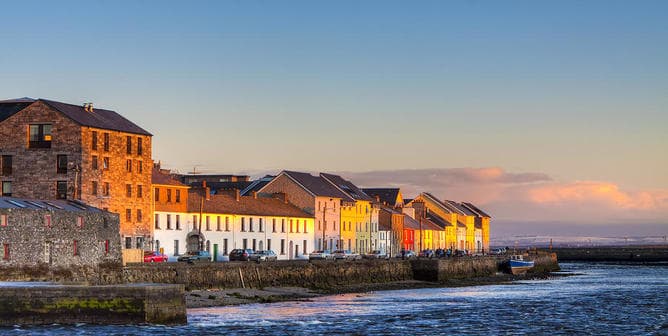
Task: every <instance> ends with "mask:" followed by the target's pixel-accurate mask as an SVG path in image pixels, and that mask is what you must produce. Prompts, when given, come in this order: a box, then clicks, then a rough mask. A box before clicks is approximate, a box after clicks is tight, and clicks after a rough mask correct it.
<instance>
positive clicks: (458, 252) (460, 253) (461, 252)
mask: <svg viewBox="0 0 668 336" xmlns="http://www.w3.org/2000/svg"><path fill="white" fill-rule="evenodd" d="M466 255H467V253H466V251H465V250H455V253H454V256H455V257H466Z"/></svg>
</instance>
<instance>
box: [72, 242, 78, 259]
mask: <svg viewBox="0 0 668 336" xmlns="http://www.w3.org/2000/svg"><path fill="white" fill-rule="evenodd" d="M78 245H79V241H77V240H74V241H73V244H72V247H73V250H74V255H75V256H78V255H79V246H78Z"/></svg>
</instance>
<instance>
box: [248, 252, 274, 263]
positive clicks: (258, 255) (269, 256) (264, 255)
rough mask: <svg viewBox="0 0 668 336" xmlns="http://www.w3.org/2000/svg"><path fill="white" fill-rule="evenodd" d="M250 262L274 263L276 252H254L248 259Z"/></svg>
mask: <svg viewBox="0 0 668 336" xmlns="http://www.w3.org/2000/svg"><path fill="white" fill-rule="evenodd" d="M248 259H249V260H250V261H257V262H260V261H272V260H273V261H276V260H278V256H277V255H276V252H274V251H272V250H264V251H255V252H253V253H252V254H251V255H250V257H249V258H248Z"/></svg>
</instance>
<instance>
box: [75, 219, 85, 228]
mask: <svg viewBox="0 0 668 336" xmlns="http://www.w3.org/2000/svg"><path fill="white" fill-rule="evenodd" d="M83 226H84V220H83V217H82V216H79V217H77V227H78V228H80V229H81V228H83Z"/></svg>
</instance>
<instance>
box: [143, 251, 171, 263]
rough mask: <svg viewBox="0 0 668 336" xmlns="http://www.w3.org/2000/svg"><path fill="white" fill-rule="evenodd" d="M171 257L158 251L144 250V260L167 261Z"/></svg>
mask: <svg viewBox="0 0 668 336" xmlns="http://www.w3.org/2000/svg"><path fill="white" fill-rule="evenodd" d="M167 259H169V257H167V255H166V254H162V253H160V252H156V251H144V262H166V261H167Z"/></svg>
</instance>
